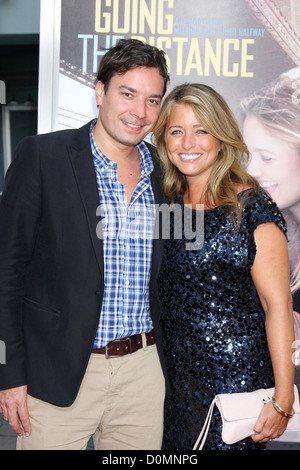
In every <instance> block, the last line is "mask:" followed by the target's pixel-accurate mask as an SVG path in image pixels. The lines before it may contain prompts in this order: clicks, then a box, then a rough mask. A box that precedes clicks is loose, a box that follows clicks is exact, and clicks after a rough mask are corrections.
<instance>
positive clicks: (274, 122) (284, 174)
mask: <svg viewBox="0 0 300 470" xmlns="http://www.w3.org/2000/svg"><path fill="white" fill-rule="evenodd" d="M298 31H300V2H299V1H296V0H226V1H224V0H209V1H206V0H188V1H187V0H85V1H84V2H82V1H80V0H63V1H62V2H61V31H60V69H59V95H58V96H59V98H58V107H57V110H56V119H55V122H56V124H55V127H56V129H63V128H68V127H79V126H81V125H83V124H84V123H86V122H88V121H89V120H90V119H92V118H94V117H96V116H97V114H98V110H97V108H96V104H95V99H94V87H95V76H96V71H97V66H98V63H99V60H100V59H101V56H102V55H103V54H104V53H105V51H106V49H107V48H109V47H110V46H112V45H114V44H115V43H116V42H117V41H118V40H119V39H120V38H138V39H141V40H144V41H146V42H147V43H149V44H152V45H155V46H157V47H159V48H162V49H163V50H164V51H165V52H166V55H167V60H168V64H169V69H170V75H171V82H170V85H169V90H170V89H172V88H173V87H174V86H175V85H178V84H180V83H183V82H202V83H205V84H207V85H210V86H211V87H213V88H215V89H216V90H217V91H218V92H219V93H221V94H222V95H223V96H224V98H225V99H226V100H227V102H228V103H229V105H230V106H231V108H232V110H233V111H234V113H236V116H237V117H238V118H239V120H240V125H241V129H242V131H243V133H244V136H245V140H246V143H247V144H248V146H249V149H250V151H251V153H252V162H251V165H250V166H249V172H250V173H252V174H253V175H254V176H256V177H257V179H258V180H259V182H260V183H261V184H262V186H264V187H265V188H266V189H267V190H268V191H269V193H270V194H271V196H272V197H273V198H274V200H275V202H277V204H278V205H279V207H280V208H281V209H282V210H283V211H284V214H285V217H286V220H287V223H288V237H289V250H290V264H291V285H292V292H293V298H294V311H295V313H294V314H295V321H296V323H298V321H299V318H300V314H299V312H300V242H299V241H300V184H299V183H300V151H299V148H300V147H299V143H300V117H299V116H300V113H299V104H300V39H299V35H298V34H299V33H298ZM249 113H250V114H251V113H252V118H253V119H252V122H249V121H251V120H249V119H247V116H248V114H249ZM250 124H252V127H251V125H250ZM254 137H255V138H254ZM298 335H299V336H298V338H299V340H300V332H299V333H298ZM299 343H300V341H299ZM299 354H300V352H299V353H298V356H296V359H295V362H297V361H298V365H300V357H299Z"/></svg>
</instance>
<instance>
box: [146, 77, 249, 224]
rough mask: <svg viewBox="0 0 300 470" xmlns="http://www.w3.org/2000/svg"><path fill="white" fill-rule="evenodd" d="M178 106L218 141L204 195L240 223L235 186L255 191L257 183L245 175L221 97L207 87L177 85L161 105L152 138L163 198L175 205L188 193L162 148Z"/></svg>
mask: <svg viewBox="0 0 300 470" xmlns="http://www.w3.org/2000/svg"><path fill="white" fill-rule="evenodd" d="M180 104H188V105H189V106H191V107H192V109H193V111H194V113H195V115H196V116H197V118H198V119H199V122H200V123H201V125H202V126H203V128H204V129H205V130H206V131H207V132H208V133H209V134H211V135H212V136H214V137H215V138H216V139H218V140H220V141H221V150H220V152H219V154H218V157H217V160H216V163H215V165H214V168H213V170H212V173H211V176H210V180H209V184H208V188H207V189H206V192H205V198H206V200H207V201H209V200H211V199H212V200H213V204H214V205H215V206H220V205H224V206H228V207H231V208H232V207H233V208H234V209H235V212H236V216H237V220H240V217H241V211H242V207H241V204H239V200H238V196H237V191H236V184H241V185H242V186H243V187H244V186H250V187H253V188H258V183H257V181H256V180H255V179H254V178H253V177H252V176H250V175H249V174H248V173H247V171H246V167H247V164H248V160H249V151H248V148H247V146H246V144H245V142H244V140H243V137H242V134H241V132H240V130H239V127H238V124H237V122H236V119H235V117H234V115H233V113H232V111H231V110H230V108H229V106H228V105H227V103H226V101H225V100H224V99H223V98H222V96H221V95H219V93H217V92H216V91H215V90H214V89H212V88H210V87H209V86H207V85H203V84H193V83H190V84H184V85H179V86H177V87H175V88H174V89H173V90H172V91H171V93H170V94H169V95H168V96H167V97H166V99H165V100H164V102H163V104H162V108H161V111H160V115H159V118H158V121H157V123H156V126H155V128H154V130H153V135H154V138H155V144H156V147H157V151H158V154H159V156H160V159H161V162H162V168H163V174H164V191H165V194H166V196H167V197H168V198H169V200H170V201H171V202H174V199H175V198H178V197H179V195H180V194H183V193H184V192H185V190H186V189H187V182H186V177H185V175H183V174H182V173H181V172H180V171H179V170H178V169H177V168H176V167H175V166H174V165H173V163H172V162H171V161H170V160H169V158H168V153H167V149H166V145H165V131H166V126H167V123H168V120H169V117H170V114H171V111H172V109H173V108H174V106H178V105H180ZM199 198H200V195H199ZM199 202H200V201H199Z"/></svg>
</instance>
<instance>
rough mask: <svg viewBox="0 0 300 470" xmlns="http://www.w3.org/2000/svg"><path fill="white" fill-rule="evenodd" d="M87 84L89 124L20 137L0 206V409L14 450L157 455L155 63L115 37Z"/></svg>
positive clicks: (159, 94)
mask: <svg viewBox="0 0 300 470" xmlns="http://www.w3.org/2000/svg"><path fill="white" fill-rule="evenodd" d="M97 78H98V83H97V85H96V100H97V104H98V106H99V116H98V120H95V121H93V122H91V123H89V124H87V125H85V126H84V127H82V128H81V129H78V130H74V129H73V130H67V131H59V132H55V133H51V134H46V135H41V136H34V137H29V138H26V139H24V141H22V142H21V144H20V145H19V147H18V149H17V151H16V155H15V158H14V160H13V163H12V165H11V167H10V169H9V171H8V173H7V177H6V186H5V190H4V192H3V196H2V200H1V205H0V327H1V330H0V339H1V340H2V341H4V342H5V345H6V364H4V365H1V366H0V390H2V392H0V411H1V412H2V413H3V416H4V419H6V420H8V421H9V423H10V425H11V426H12V428H13V429H14V430H15V431H16V432H17V434H18V436H19V438H18V445H17V448H19V449H83V448H86V444H87V441H88V439H89V438H90V436H94V442H95V448H96V449H110V450H113V449H134V448H135V449H159V448H160V443H161V438H162V415H163V411H162V410H163V400H164V376H163V373H162V368H161V363H162V362H161V361H162V359H161V341H160V332H159V329H158V322H159V316H160V309H159V302H158V299H157V293H156V279H157V275H158V272H159V265H160V260H161V254H162V244H163V242H162V240H156V239H153V231H154V219H155V217H154V215H155V214H154V212H153V208H154V207H155V204H161V203H163V202H164V195H163V192H162V189H161V185H160V172H159V165H158V161H157V157H156V155H155V151H154V148H153V147H152V146H151V145H149V144H146V143H145V142H143V138H144V137H145V136H146V135H147V134H148V133H149V132H150V131H151V130H152V129H153V127H154V125H155V122H156V120H157V117H158V113H159V108H160V103H161V100H162V98H163V95H164V93H165V91H166V85H167V82H168V79H169V77H168V72H167V66H166V61H165V57H164V54H163V52H162V51H159V50H158V49H156V48H153V47H151V46H149V45H147V44H143V43H142V42H140V41H137V40H121V41H119V43H118V44H117V45H116V46H115V47H113V48H111V49H110V50H109V51H108V52H107V53H106V54H105V56H104V57H103V59H102V61H101V63H100V66H99V70H98V77H97ZM74 99H76V97H75V96H74ZM99 203H100V204H99ZM137 218H138V220H137ZM133 227H139V230H138V235H137V236H134V234H133V233H132V231H133ZM154 330H155V332H154ZM157 351H158V352H157ZM159 357H160V359H159Z"/></svg>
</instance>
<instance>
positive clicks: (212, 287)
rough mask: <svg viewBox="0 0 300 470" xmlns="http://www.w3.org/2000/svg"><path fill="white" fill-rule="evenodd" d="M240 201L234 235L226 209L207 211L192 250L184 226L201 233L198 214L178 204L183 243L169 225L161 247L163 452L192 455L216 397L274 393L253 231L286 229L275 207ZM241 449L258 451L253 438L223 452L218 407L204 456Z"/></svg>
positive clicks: (258, 199)
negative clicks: (254, 271)
mask: <svg viewBox="0 0 300 470" xmlns="http://www.w3.org/2000/svg"><path fill="white" fill-rule="evenodd" d="M239 196H240V198H243V199H245V201H246V202H245V204H244V207H243V213H242V220H241V224H240V227H239V229H238V230H236V229H234V227H233V224H232V221H231V219H230V215H229V213H228V210H227V209H226V208H225V207H224V206H219V207H217V208H215V209H211V210H205V211H204V242H203V246H202V248H200V249H197V250H187V249H186V242H187V239H186V237H185V229H186V227H187V223H188V221H190V223H191V224H192V229H193V231H194V232H195V230H196V228H197V229H198V227H196V220H197V219H196V211H194V210H191V209H187V208H186V207H185V206H184V205H183V203H182V201H179V203H180V204H181V207H182V209H184V210H186V211H189V212H188V214H187V213H185V214H186V215H187V217H186V220H185V223H183V224H182V238H181V239H178V234H177V235H176V236H174V219H173V218H172V217H171V218H170V222H171V223H170V225H171V228H170V239H169V240H166V242H165V251H164V257H163V261H162V268H161V274H160V278H159V291H160V297H161V302H162V306H163V314H162V320H161V323H162V329H163V338H164V350H165V358H166V363H167V369H168V373H169V381H170V386H171V390H172V394H171V396H170V398H168V399H167V400H166V406H165V431H164V441H163V449H165V450H176V449H178V450H180V449H185V450H189V449H192V448H193V445H194V444H195V442H196V440H197V437H198V435H199V432H200V429H201V427H202V424H203V422H204V420H205V417H206V414H207V411H208V409H209V406H210V403H211V401H212V399H213V397H214V396H215V395H216V394H218V393H229V392H247V391H252V390H255V389H258V388H266V387H267V388H269V387H272V386H274V378H273V372H272V366H271V360H270V356H269V352H268V347H267V340H266V333H265V315H264V311H263V309H262V306H261V303H260V301H259V298H258V295H257V292H256V289H255V286H254V284H253V281H252V277H251V267H252V265H253V262H254V259H255V254H256V246H255V241H254V230H255V229H256V228H257V226H258V225H260V224H262V223H267V222H274V223H275V224H276V225H277V226H278V227H279V228H280V229H281V230H282V231H283V232H284V233H285V234H286V225H285V221H284V218H283V216H282V214H281V212H280V211H279V209H278V207H277V206H276V204H275V203H274V202H273V201H272V200H271V199H270V197H269V196H268V195H267V194H265V193H264V192H263V191H262V190H258V191H254V190H247V191H244V192H242V193H240V195H239ZM171 215H172V214H171ZM189 231H190V229H189ZM175 233H176V231H175ZM189 238H190V237H189ZM188 241H190V240H188ZM243 449H244V450H254V449H262V446H261V445H257V444H255V443H254V442H253V441H252V439H251V438H247V439H245V440H243V441H241V442H239V443H236V444H234V445H230V446H228V445H226V444H225V443H224V442H223V441H222V439H221V419H220V415H219V411H218V410H217V408H216V407H215V411H214V415H213V419H212V424H211V427H210V431H209V433H208V438H207V440H206V444H205V447H204V450H243Z"/></svg>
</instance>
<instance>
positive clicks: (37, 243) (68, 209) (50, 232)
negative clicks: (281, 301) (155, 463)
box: [0, 123, 166, 406]
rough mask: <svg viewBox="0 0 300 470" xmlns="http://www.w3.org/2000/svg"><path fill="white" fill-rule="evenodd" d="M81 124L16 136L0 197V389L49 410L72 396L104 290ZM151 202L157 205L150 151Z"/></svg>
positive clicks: (157, 245) (85, 130)
mask: <svg viewBox="0 0 300 470" xmlns="http://www.w3.org/2000/svg"><path fill="white" fill-rule="evenodd" d="M89 126H90V123H88V124H87V125H85V126H83V127H82V128H80V129H72V130H64V131H58V132H54V133H51V134H45V135H39V136H33V137H27V138H25V139H24V140H23V141H22V142H21V143H20V145H19V146H18V149H17V151H16V153H15V157H14V159H13V163H12V165H11V167H10V168H9V170H8V172H7V176H6V184H5V189H4V192H3V196H2V199H1V203H0V340H2V341H4V343H5V345H6V364H4V365H0V389H7V388H12V387H17V386H20V385H24V384H27V385H28V393H29V394H30V395H32V396H34V397H37V398H39V399H41V400H44V401H47V402H49V403H53V404H55V405H57V406H70V405H71V404H72V403H73V401H74V400H75V398H76V396H77V393H78V389H79V387H80V384H81V381H82V378H83V376H84V373H85V370H86V367H87V363H88V361H89V357H90V354H91V349H92V347H93V341H94V338H95V334H96V330H97V326H98V322H99V315H100V311H101V304H102V297H103V289H104V272H103V269H104V266H103V251H102V241H101V240H100V239H99V238H98V237H97V234H96V227H97V224H98V223H99V222H100V218H99V216H98V215H97V207H98V205H99V196H98V190H97V183H96V177H95V170H94V164H93V158H92V153H91V148H90V140H89ZM148 147H149V149H150V152H151V154H152V157H153V161H154V171H153V173H152V175H151V180H152V186H153V191H154V195H155V201H156V204H162V203H164V202H166V200H165V197H164V194H163V191H162V187H161V178H160V169H159V162H158V159H157V156H156V153H155V149H154V148H153V147H152V146H150V145H148ZM162 250H163V241H162V240H154V241H153V260H152V272H151V281H150V309H151V317H152V320H153V324H154V328H155V331H156V339H157V346H158V350H159V354H160V357H162V355H161V336H160V331H159V327H158V324H159V319H160V304H159V300H158V295H157V276H158V273H159V268H160V262H161V257H162Z"/></svg>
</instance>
